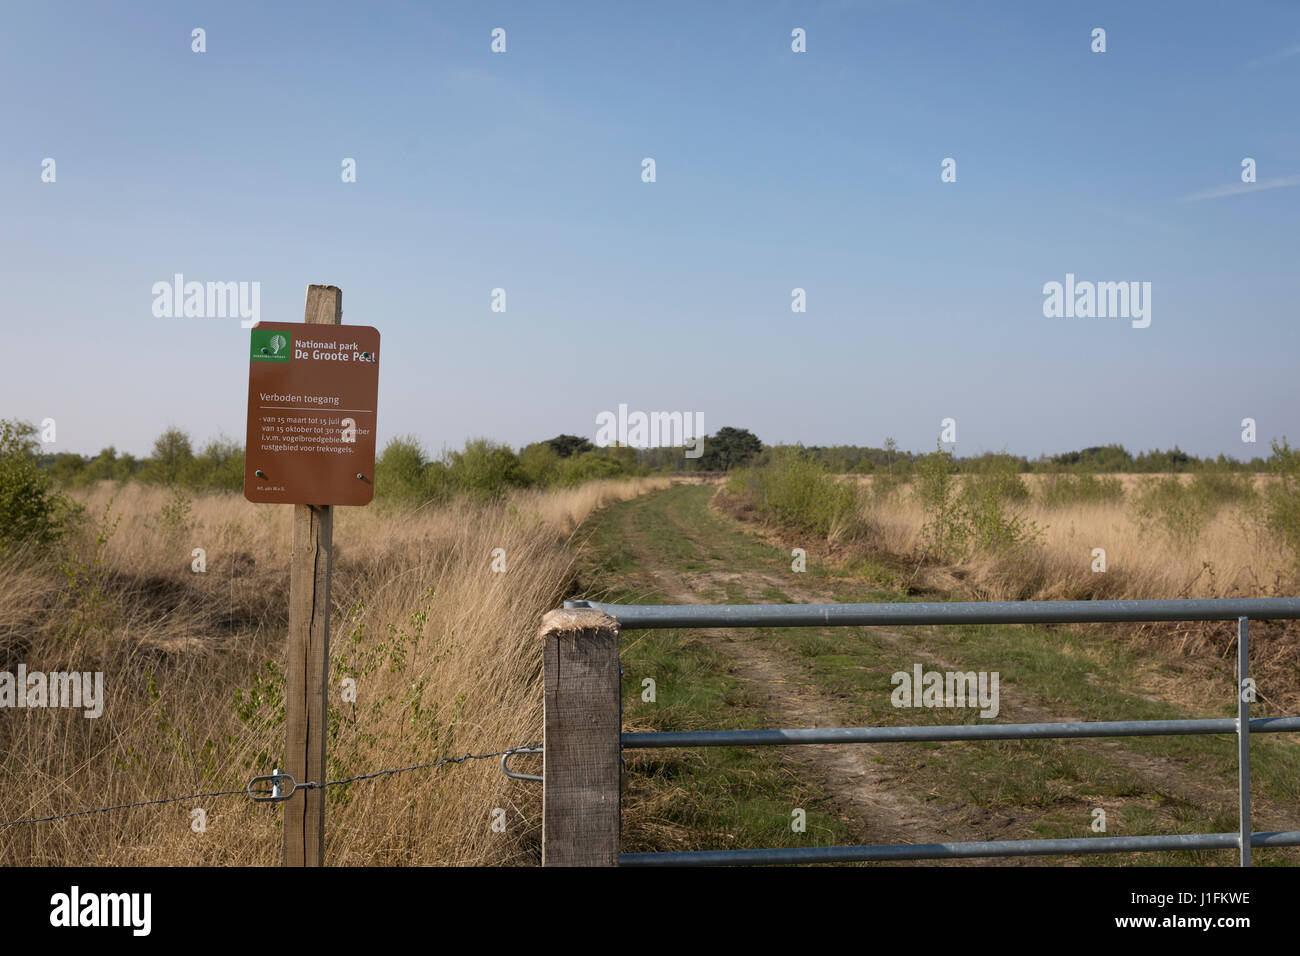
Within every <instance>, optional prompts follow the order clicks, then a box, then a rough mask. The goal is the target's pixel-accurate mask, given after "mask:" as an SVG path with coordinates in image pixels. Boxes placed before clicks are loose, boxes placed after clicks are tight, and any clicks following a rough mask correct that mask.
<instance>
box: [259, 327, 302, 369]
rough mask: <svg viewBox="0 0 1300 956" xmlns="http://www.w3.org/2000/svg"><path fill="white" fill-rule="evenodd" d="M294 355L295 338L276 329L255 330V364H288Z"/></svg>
mask: <svg viewBox="0 0 1300 956" xmlns="http://www.w3.org/2000/svg"><path fill="white" fill-rule="evenodd" d="M292 354H293V336H292V335H290V334H289V333H288V332H280V331H277V330H276V329H253V350H252V352H251V354H250V355H249V358H251V359H252V360H253V361H254V362H287V361H289V356H290V355H292Z"/></svg>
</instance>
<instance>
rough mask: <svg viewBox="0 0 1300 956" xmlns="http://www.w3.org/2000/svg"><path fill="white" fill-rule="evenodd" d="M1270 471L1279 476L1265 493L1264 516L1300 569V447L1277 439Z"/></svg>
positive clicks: (1276, 476) (1284, 437)
mask: <svg viewBox="0 0 1300 956" xmlns="http://www.w3.org/2000/svg"><path fill="white" fill-rule="evenodd" d="M1272 445H1273V456H1272V457H1271V458H1270V459H1269V471H1270V472H1271V474H1272V475H1273V477H1274V478H1276V479H1277V480H1276V481H1274V482H1273V483H1271V484H1270V485H1269V486H1268V489H1267V491H1266V492H1265V494H1264V500H1263V502H1262V503H1263V506H1264V520H1265V524H1266V526H1267V527H1268V529H1269V531H1271V532H1272V533H1273V534H1275V535H1277V537H1278V538H1279V539H1280V540H1281V541H1282V543H1283V545H1284V546H1285V547H1286V549H1287V551H1288V552H1289V553H1290V555H1291V559H1292V561H1293V562H1294V564H1295V567H1296V568H1297V569H1300V448H1292V447H1291V446H1290V445H1288V444H1287V440H1286V436H1285V435H1284V436H1283V437H1282V441H1281V443H1280V444H1279V443H1278V442H1277V440H1276V439H1275V440H1274V441H1273V443H1272Z"/></svg>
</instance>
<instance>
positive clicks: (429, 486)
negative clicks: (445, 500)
mask: <svg viewBox="0 0 1300 956" xmlns="http://www.w3.org/2000/svg"><path fill="white" fill-rule="evenodd" d="M445 485H446V478H445V469H443V468H441V467H439V466H435V465H431V464H430V463H429V462H428V461H427V460H426V458H425V454H424V447H423V446H422V445H421V444H420V442H419V440H418V439H417V438H415V436H413V435H406V436H403V437H400V438H394V439H393V440H392V441H390V442H389V443H388V444H387V445H385V446H384V450H383V452H381V453H380V455H379V457H378V458H376V459H375V497H376V498H379V499H380V500H381V501H382V500H390V501H403V502H419V503H423V502H425V501H429V500H431V499H436V498H439V497H441V496H442V495H441V494H440V492H441V491H442V490H443V489H444V488H445Z"/></svg>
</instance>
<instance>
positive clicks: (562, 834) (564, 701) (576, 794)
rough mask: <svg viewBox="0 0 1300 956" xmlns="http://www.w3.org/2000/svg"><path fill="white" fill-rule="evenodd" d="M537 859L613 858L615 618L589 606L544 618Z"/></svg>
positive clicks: (562, 862)
mask: <svg viewBox="0 0 1300 956" xmlns="http://www.w3.org/2000/svg"><path fill="white" fill-rule="evenodd" d="M539 637H540V638H541V639H542V683H543V687H544V690H543V707H544V716H543V724H544V735H545V739H544V742H543V746H544V748H545V754H544V756H543V758H542V760H543V767H544V769H543V771H542V773H543V777H544V783H543V784H542V865H543V866H617V865H618V836H619V776H620V770H621V766H620V747H619V734H620V733H621V730H622V716H621V713H620V711H621V706H620V698H619V694H620V691H619V666H618V622H617V621H615V620H614V619H613V618H612V617H610V616H609V615H608V614H604V613H603V612H601V611H596V610H592V609H587V608H580V609H574V610H560V611H551V612H550V613H549V614H547V615H546V616H545V617H544V618H543V619H542V628H541V632H540V634H539Z"/></svg>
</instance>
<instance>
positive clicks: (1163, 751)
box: [581, 485, 1300, 865]
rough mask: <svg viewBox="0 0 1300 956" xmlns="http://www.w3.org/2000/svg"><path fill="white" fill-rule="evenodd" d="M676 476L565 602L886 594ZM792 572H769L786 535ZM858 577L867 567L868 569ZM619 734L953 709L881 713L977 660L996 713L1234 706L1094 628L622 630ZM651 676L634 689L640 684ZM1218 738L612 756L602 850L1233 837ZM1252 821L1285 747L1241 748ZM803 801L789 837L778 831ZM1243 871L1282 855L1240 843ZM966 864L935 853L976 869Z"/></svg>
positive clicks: (1227, 711) (589, 559) (627, 511)
mask: <svg viewBox="0 0 1300 956" xmlns="http://www.w3.org/2000/svg"><path fill="white" fill-rule="evenodd" d="M714 490H715V489H714V488H713V487H711V486H702V485H680V486H677V487H674V488H672V489H669V490H667V491H662V492H657V493H654V494H651V495H647V496H643V497H640V498H637V499H634V500H632V501H628V502H625V503H623V504H619V505H616V506H614V507H612V508H610V509H609V510H608V511H607V512H605V513H604V515H603V516H602V518H601V520H600V522H599V523H598V524H597V525H596V527H595V528H594V529H593V530H592V533H591V535H590V537H589V538H588V540H587V542H586V544H585V547H584V558H583V570H582V578H581V580H582V591H581V596H582V597H586V598H590V599H594V600H602V601H616V602H623V603H643V604H659V603H692V604H704V603H724V602H725V603H779V602H799V603H803V602H822V601H835V602H868V601H882V600H905V598H904V597H903V596H902V595H899V594H896V593H891V592H888V591H882V590H880V589H879V588H877V587H873V586H872V585H871V584H870V582H869V577H870V575H869V573H866V574H863V573H857V574H848V573H844V572H838V571H836V570H833V569H827V568H824V567H822V566H821V564H820V562H819V561H818V556H817V554H816V551H815V547H814V543H813V542H811V541H810V542H807V543H803V544H801V543H800V542H799V541H785V542H778V541H776V540H774V539H772V538H771V536H769V535H761V534H759V533H758V532H757V531H756V529H755V528H754V527H753V526H751V525H748V524H745V523H742V522H739V521H737V520H735V519H732V518H730V517H728V516H726V515H724V514H721V513H719V512H718V511H715V510H714V509H713V508H711V507H710V504H709V502H710V498H711V497H712V495H713V493H714ZM800 546H802V547H805V548H806V550H807V551H808V566H807V570H806V571H805V572H802V573H797V572H794V571H792V570H791V556H790V551H791V548H793V547H800ZM868 571H869V569H868ZM622 660H623V669H624V688H623V690H624V695H623V705H624V726H625V728H626V729H629V730H646V729H656V730H690V729H710V728H739V727H748V728H753V727H777V726H780V727H812V726H866V725H907V724H913V725H915V724H943V723H961V722H970V723H974V722H977V721H979V720H980V718H979V717H978V715H977V713H976V711H975V710H974V709H969V708H968V709H955V708H947V709H945V708H932V709H926V708H909V709H898V708H895V707H894V706H893V705H892V704H891V702H890V694H891V691H892V690H893V685H892V684H891V681H890V677H891V675H892V674H893V673H895V672H897V671H904V672H911V670H912V668H913V666H914V665H915V664H920V665H922V666H923V668H924V669H925V670H941V671H947V670H962V671H968V670H976V671H980V670H983V671H997V672H998V673H999V675H1000V682H1001V686H1000V704H1001V709H1000V713H999V714H998V716H997V718H996V719H997V720H998V721H1001V722H1008V723H1011V722H1022V721H1036V720H1046V721H1061V720H1108V719H1138V718H1173V717H1190V716H1215V717H1219V716H1224V717H1227V716H1235V712H1234V711H1233V710H1232V708H1231V700H1232V687H1231V683H1230V682H1227V683H1225V686H1224V687H1223V688H1222V689H1221V691H1222V692H1221V693H1219V692H1217V691H1216V692H1215V693H1214V694H1213V695H1212V697H1208V698H1207V699H1206V700H1203V701H1179V700H1167V699H1164V698H1163V697H1162V696H1161V694H1160V693H1159V692H1156V693H1153V692H1152V690H1153V688H1152V687H1147V686H1139V685H1138V683H1137V681H1136V680H1135V678H1134V677H1133V675H1137V674H1146V673H1150V672H1151V664H1150V662H1149V661H1144V660H1139V659H1137V658H1135V657H1134V655H1133V654H1132V653H1131V652H1130V651H1129V650H1127V649H1126V648H1125V647H1122V646H1120V645H1119V643H1118V642H1116V641H1114V640H1108V639H1105V638H1104V637H1101V636H1099V635H1097V634H1095V633H1091V632H1089V631H1088V630H1087V629H1083V630H1065V629H1061V628H1048V629H1045V628H1034V627H948V628H907V629H888V628H765V629H745V630H734V631H726V630H718V631H699V630H696V631H632V632H628V633H627V634H626V635H625V637H624V642H623V651H622ZM647 680H651V681H653V682H654V698H655V699H654V700H653V702H652V701H650V700H648V699H645V698H648V697H649V696H650V695H649V691H648V685H646V684H645V681H647ZM1235 747H1236V744H1235V740H1234V739H1232V738H1230V737H1227V736H1223V737H1166V738H1127V739H1117V740H1105V739H1100V740H1072V741H996V742H995V741H989V742H978V743H976V742H971V743H933V744H926V743H917V744H887V745H878V746H868V745H846V746H839V747H823V746H818V747H781V748H748V749H743V748H703V749H698V750H663V751H629V752H628V754H627V784H626V786H627V791H626V794H625V803H624V834H623V843H624V849H626V850H629V851H636V850H667V849H704V848H729V847H737V848H739V847H752V846H820V845H829V844H834V843H846V842H848V843H916V842H935V841H940V840H975V839H1018V838H1034V837H1042V838H1045V837H1078V836H1088V835H1090V834H1091V833H1092V832H1093V831H1092V829H1091V825H1092V822H1093V819H1094V811H1095V810H1097V809H1103V810H1105V811H1106V824H1107V827H1106V835H1110V836H1122V835H1139V834H1149V833H1186V832H1196V831H1209V830H1213V831H1216V832H1218V831H1234V830H1235V829H1236V789H1235V783H1236V777H1235V753H1236V751H1235ZM1252 754H1253V758H1254V759H1253V760H1252V772H1253V775H1254V788H1253V789H1254V798H1255V829H1256V830H1264V829H1292V828H1295V827H1300V747H1297V746H1296V745H1295V744H1294V743H1291V742H1289V741H1288V740H1286V739H1284V738H1283V735H1276V736H1270V737H1264V736H1262V735H1258V736H1256V737H1255V739H1254V741H1253V751H1252ZM797 810H802V811H804V813H805V815H806V820H807V826H806V830H805V831H804V832H796V831H795V830H793V829H792V827H791V823H792V821H793V820H794V819H795V812H796V811H797ZM1255 857H1256V863H1257V864H1258V865H1268V864H1292V865H1294V864H1295V863H1296V862H1300V851H1297V850H1292V849H1286V850H1271V851H1257V852H1256V854H1255ZM1234 860H1235V854H1234V853H1232V852H1229V851H1205V852H1197V853H1180V854H1123V855H1104V856H1103V855H1098V856H1096V857H1084V858H1061V859H1051V858H1041V859H1029V860H1022V861H999V862H1000V864H1001V865H1008V864H1015V865H1062V864H1066V865H1068V864H1078V863H1085V864H1098V865H1126V864H1127V865H1134V864H1139V865H1149V864H1157V863H1164V864H1201V865H1214V864H1220V865H1231V864H1232V863H1233V862H1234ZM989 862H990V861H967V862H964V863H960V864H948V865H987V863H989Z"/></svg>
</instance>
